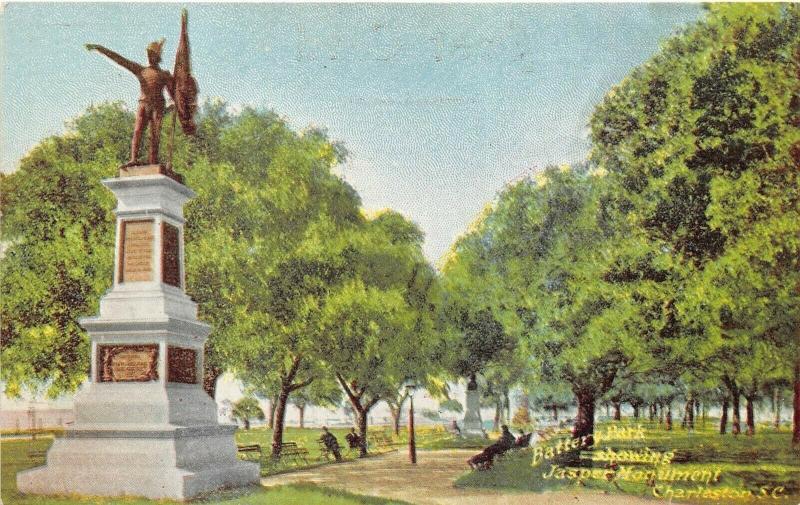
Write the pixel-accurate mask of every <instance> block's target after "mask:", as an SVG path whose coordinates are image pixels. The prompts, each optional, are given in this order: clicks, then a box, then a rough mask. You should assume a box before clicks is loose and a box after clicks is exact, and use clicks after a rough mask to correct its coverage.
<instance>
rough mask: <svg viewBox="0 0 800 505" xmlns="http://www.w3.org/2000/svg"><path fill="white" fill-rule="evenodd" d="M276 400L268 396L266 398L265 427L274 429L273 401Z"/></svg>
mask: <svg viewBox="0 0 800 505" xmlns="http://www.w3.org/2000/svg"><path fill="white" fill-rule="evenodd" d="M276 402H277V397H276V398H270V399H269V400H267V428H269V429H271V430H272V429H274V428H275V403H276Z"/></svg>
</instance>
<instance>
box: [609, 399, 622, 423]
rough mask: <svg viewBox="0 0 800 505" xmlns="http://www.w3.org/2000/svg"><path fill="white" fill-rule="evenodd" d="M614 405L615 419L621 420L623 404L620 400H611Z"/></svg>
mask: <svg viewBox="0 0 800 505" xmlns="http://www.w3.org/2000/svg"><path fill="white" fill-rule="evenodd" d="M611 403H612V404H613V405H614V420H615V421H619V420H621V419H622V404H621V403H620V402H611Z"/></svg>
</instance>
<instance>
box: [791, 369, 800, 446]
mask: <svg viewBox="0 0 800 505" xmlns="http://www.w3.org/2000/svg"><path fill="white" fill-rule="evenodd" d="M792 407H793V408H794V414H793V417H792V445H800V359H798V360H797V362H796V363H795V364H794V398H793V399H792Z"/></svg>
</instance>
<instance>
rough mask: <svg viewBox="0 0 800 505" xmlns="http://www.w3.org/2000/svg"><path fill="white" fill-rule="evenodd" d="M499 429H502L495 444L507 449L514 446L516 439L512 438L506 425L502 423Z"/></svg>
mask: <svg viewBox="0 0 800 505" xmlns="http://www.w3.org/2000/svg"><path fill="white" fill-rule="evenodd" d="M500 429H501V430H502V433H500V440H498V441H497V444H499V445H502V446H504V447H506V448H508V449H510V448H511V447H514V442H516V439H515V438H514V435H512V434H511V432H510V431H509V430H508V426H506V425H505V424H504V425H503V426H501V427H500Z"/></svg>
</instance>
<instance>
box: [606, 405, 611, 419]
mask: <svg viewBox="0 0 800 505" xmlns="http://www.w3.org/2000/svg"><path fill="white" fill-rule="evenodd" d="M609 417H611V405H609V404H608V402H606V419H608V418H609Z"/></svg>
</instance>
